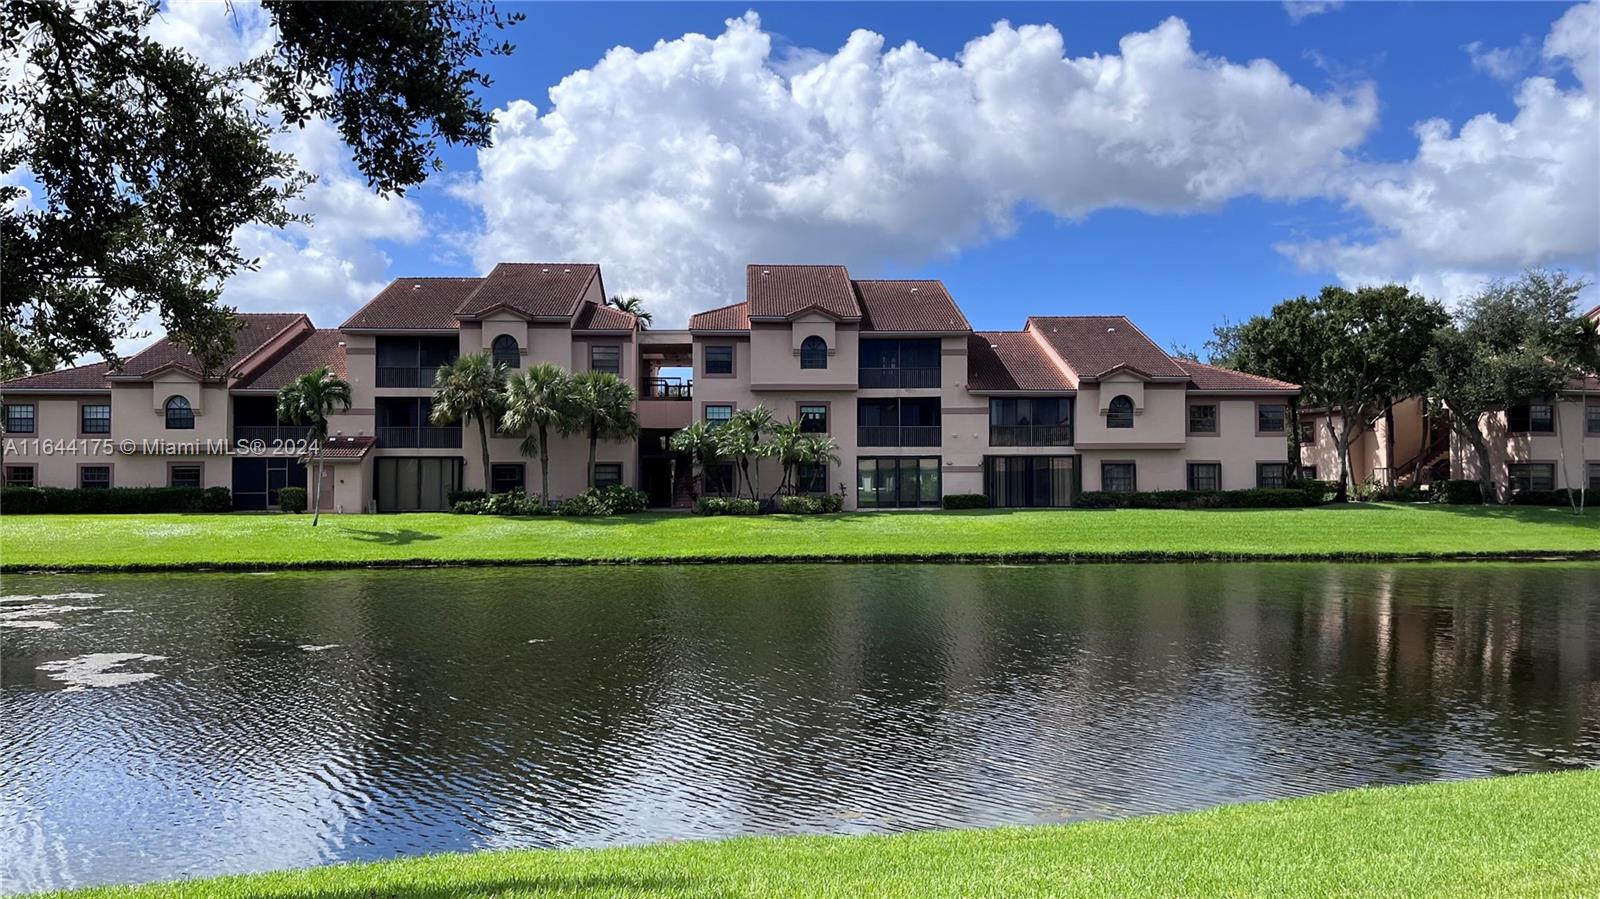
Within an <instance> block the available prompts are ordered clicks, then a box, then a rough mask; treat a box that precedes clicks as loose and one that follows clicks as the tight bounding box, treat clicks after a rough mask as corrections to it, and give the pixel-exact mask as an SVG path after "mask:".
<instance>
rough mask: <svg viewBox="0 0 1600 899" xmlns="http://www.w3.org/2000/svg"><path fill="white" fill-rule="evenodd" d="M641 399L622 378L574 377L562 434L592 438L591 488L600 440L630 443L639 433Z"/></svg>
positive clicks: (609, 375)
mask: <svg viewBox="0 0 1600 899" xmlns="http://www.w3.org/2000/svg"><path fill="white" fill-rule="evenodd" d="M638 398H639V396H638V394H637V393H635V392H634V389H633V388H632V387H631V386H629V385H628V384H627V382H625V381H623V380H622V379H621V378H619V377H617V376H616V375H614V374H612V373H611V372H608V371H586V372H582V373H581V374H577V375H573V376H572V386H571V389H570V390H568V391H567V411H566V414H564V415H563V416H562V419H561V429H562V433H565V434H583V435H585V436H587V437H588V438H589V486H591V487H593V486H594V457H595V449H596V447H597V445H598V444H599V442H600V441H601V440H628V439H630V438H633V437H636V436H638V434H639V413H638V412H636V411H635V410H634V402H635V401H636V400H638Z"/></svg>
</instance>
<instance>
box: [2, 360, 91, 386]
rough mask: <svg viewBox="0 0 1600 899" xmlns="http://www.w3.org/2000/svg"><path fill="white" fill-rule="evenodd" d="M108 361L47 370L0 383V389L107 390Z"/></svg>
mask: <svg viewBox="0 0 1600 899" xmlns="http://www.w3.org/2000/svg"><path fill="white" fill-rule="evenodd" d="M110 370H111V363H109V362H91V363H89V364H88V365H78V366H74V367H72V368H63V369H59V370H57V371H47V372H43V373H41V374H37V375H28V376H26V377H22V378H12V379H11V380H9V381H6V382H4V383H0V390H109V389H111V382H110V381H107V380H106V374H107V373H108V372H109V371H110Z"/></svg>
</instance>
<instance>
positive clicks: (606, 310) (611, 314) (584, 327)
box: [572, 303, 637, 331]
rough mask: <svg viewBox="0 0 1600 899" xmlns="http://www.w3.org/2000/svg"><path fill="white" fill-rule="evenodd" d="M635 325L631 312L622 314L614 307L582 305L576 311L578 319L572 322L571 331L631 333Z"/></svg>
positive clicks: (596, 304) (635, 320) (594, 304)
mask: <svg viewBox="0 0 1600 899" xmlns="http://www.w3.org/2000/svg"><path fill="white" fill-rule="evenodd" d="M635 324H637V319H636V318H635V316H634V315H633V313H631V312H623V311H622V310H621V309H618V308H616V307H615V306H602V305H600V304H599V303H584V304H583V306H582V307H581V308H579V309H578V317H577V318H576V319H574V320H573V322H572V330H574V331H632V330H633V326H634V325H635Z"/></svg>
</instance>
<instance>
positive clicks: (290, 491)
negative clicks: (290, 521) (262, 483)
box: [278, 487, 306, 512]
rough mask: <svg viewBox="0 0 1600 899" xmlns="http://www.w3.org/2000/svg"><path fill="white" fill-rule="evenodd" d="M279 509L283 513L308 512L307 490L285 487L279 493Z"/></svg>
mask: <svg viewBox="0 0 1600 899" xmlns="http://www.w3.org/2000/svg"><path fill="white" fill-rule="evenodd" d="M278 509H279V510H280V511H283V512H304V511H305V510H306V488H304V487H284V488H283V489H281V490H279V491H278Z"/></svg>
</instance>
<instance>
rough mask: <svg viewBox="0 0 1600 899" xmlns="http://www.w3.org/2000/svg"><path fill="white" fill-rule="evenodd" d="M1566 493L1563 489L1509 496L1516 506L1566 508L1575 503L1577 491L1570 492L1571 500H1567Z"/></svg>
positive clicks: (1532, 491) (1527, 491)
mask: <svg viewBox="0 0 1600 899" xmlns="http://www.w3.org/2000/svg"><path fill="white" fill-rule="evenodd" d="M1567 493H1568V491H1567V488H1565V487H1563V488H1561V489H1559V490H1523V491H1521V492H1519V493H1513V494H1511V502H1512V504H1513V505H1518V506H1567V505H1571V504H1572V503H1574V502H1576V501H1577V493H1578V491H1576V490H1573V491H1571V493H1572V498H1571V499H1568V497H1567Z"/></svg>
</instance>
